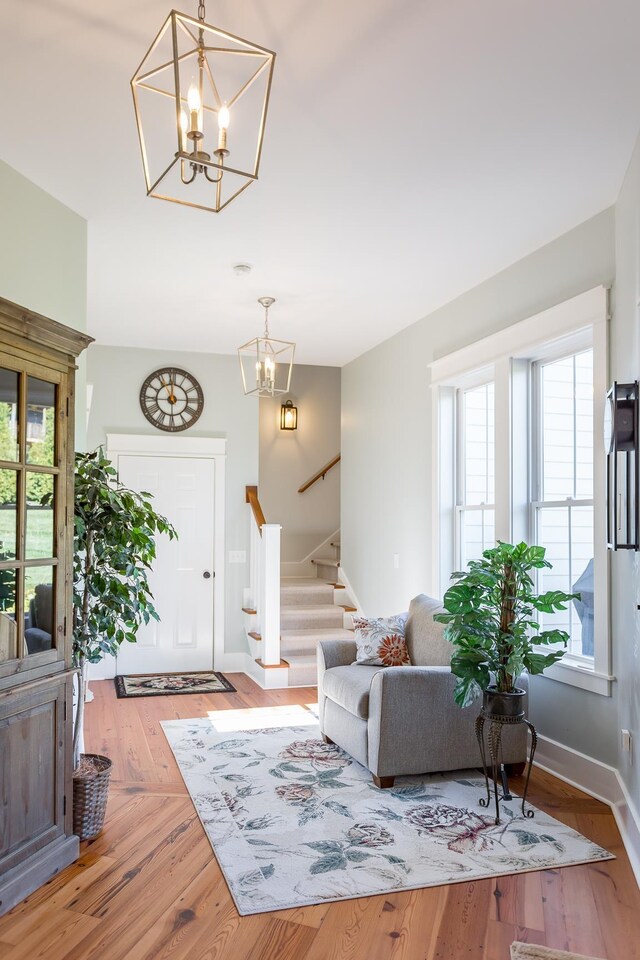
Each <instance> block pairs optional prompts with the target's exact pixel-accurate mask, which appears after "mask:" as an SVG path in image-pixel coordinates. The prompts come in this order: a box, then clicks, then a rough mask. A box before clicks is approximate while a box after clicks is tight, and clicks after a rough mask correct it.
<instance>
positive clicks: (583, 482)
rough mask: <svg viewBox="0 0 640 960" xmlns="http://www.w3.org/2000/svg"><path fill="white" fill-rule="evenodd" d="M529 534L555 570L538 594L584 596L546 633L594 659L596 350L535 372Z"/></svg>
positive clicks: (551, 620)
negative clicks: (559, 634)
mask: <svg viewBox="0 0 640 960" xmlns="http://www.w3.org/2000/svg"><path fill="white" fill-rule="evenodd" d="M533 373H534V396H535V402H534V406H533V420H534V422H533V424H532V427H533V436H534V438H535V440H534V444H535V445H534V457H533V464H534V478H533V479H534V491H533V500H532V517H531V521H532V522H531V527H532V535H533V539H534V540H535V542H536V543H539V544H540V545H541V546H543V547H546V550H547V559H548V560H549V561H550V562H551V563H552V564H553V568H552V569H551V570H545V571H541V573H540V576H539V584H538V586H539V589H540V590H544V591H546V590H564V591H566V592H567V593H580V595H581V599H580V601H579V602H575V603H572V604H570V605H569V607H568V608H567V610H566V611H564V612H561V613H557V614H555V615H554V616H553V617H546V622H545V623H544V626H545V628H548V629H549V628H551V627H552V626H553V627H556V628H559V629H561V630H566V632H567V633H568V634H569V636H570V638H571V640H570V644H569V650H570V652H571V653H572V654H574V655H576V656H586V657H593V628H594V624H593V598H594V577H593V520H594V515H593V350H583V351H581V352H580V353H574V354H571V355H570V356H564V357H561V358H559V359H555V360H547V361H545V362H540V363H536V364H534V367H533Z"/></svg>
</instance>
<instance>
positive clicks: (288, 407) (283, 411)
mask: <svg viewBox="0 0 640 960" xmlns="http://www.w3.org/2000/svg"><path fill="white" fill-rule="evenodd" d="M280 429H281V430H297V429H298V408H297V407H294V405H293V401H291V400H287V402H286V403H283V404H282V406H281V407H280Z"/></svg>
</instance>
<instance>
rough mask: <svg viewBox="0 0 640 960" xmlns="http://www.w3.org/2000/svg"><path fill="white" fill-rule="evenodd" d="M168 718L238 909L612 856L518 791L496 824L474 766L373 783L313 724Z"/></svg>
mask: <svg viewBox="0 0 640 960" xmlns="http://www.w3.org/2000/svg"><path fill="white" fill-rule="evenodd" d="M162 727H163V729H164V732H165V735H166V737H167V739H168V741H169V743H170V745H171V749H172V750H173V753H174V755H175V757H176V760H177V762H178V766H179V767H180V772H181V774H182V777H183V779H184V781H185V784H186V786H187V789H188V790H189V793H190V794H191V798H192V800H193V802H194V805H195V808H196V810H197V812H198V814H199V816H200V819H201V821H202V824H203V826H204V829H205V831H206V833H207V836H208V837H209V840H210V841H211V845H212V847H213V849H214V852H215V855H216V857H217V860H218V863H219V865H220V868H221V869H222V872H223V873H224V876H225V879H226V881H227V884H228V886H229V890H230V891H231V895H232V897H233V899H234V901H235V904H236V906H237V908H238V912H239V913H240V914H242V915H243V916H244V915H247V914H252V913H262V912H265V911H271V910H282V909H286V908H289V907H299V906H305V905H309V904H316V903H323V902H327V901H334V900H348V899H351V898H353V897H366V896H370V895H372V894H379V893H390V892H392V891H397V890H411V889H415V888H417V887H430V886H437V885H439V884H444V883H456V882H462V881H465V882H468V881H470V880H476V879H479V878H483V877H493V876H499V875H501V874H510V873H517V872H519V871H527V870H544V869H548V868H550V867H554V868H555V867H560V866H568V865H569V864H576V863H584V862H587V861H592V860H608V859H610V858H611V854H609V853H608V852H607V851H606V850H603V849H602V848H601V847H599V846H596V844H594V843H591V841H590V840H587V839H586V837H583V836H582V835H581V834H579V833H576V831H575V830H572V829H570V828H569V827H567V826H565V825H564V824H562V823H559V822H558V821H557V820H553V819H552V818H551V817H549V816H547V815H546V814H544V813H542V812H541V811H539V810H536V814H535V819H533V820H529V819H525V818H524V817H523V816H522V814H521V812H520V807H519V803H518V800H517V799H515V798H514V800H512V801H510V802H504V803H503V805H502V813H503V822H502V823H501V824H500V825H498V826H496V824H495V820H494V819H493V818H492V817H491V816H489V815H487V813H486V812H485V811H484V810H483V808H482V807H480V806H479V804H478V800H479V798H480V796H481V795H482V790H483V786H484V784H483V781H482V780H481V779H480V778H478V777H477V776H472V777H471V778H467V777H465V775H464V773H462V774H460V775H459V776H458V777H456V776H455V775H453V776H454V778H453V779H451V775H448V776H449V777H450V778H449V779H447V777H446V776H445V775H436V776H424V777H402V778H398V780H396V786H395V787H394V788H393V789H392V790H379V789H378V788H377V787H375V786H374V785H373V783H372V780H371V774H370V773H369V771H368V770H366V769H365V768H364V767H362V766H361V765H360V764H359V763H357V762H356V761H355V760H353V759H352V758H351V757H349V756H348V755H347V754H346V753H344V752H343V751H342V750H341V749H340V748H339V747H336V746H333V745H329V744H325V743H323V742H322V740H320V739H319V728H318V727H317V726H313V727H308V726H306V727H280V728H275V729H274V728H271V729H259V730H250V731H234V732H232V733H231V734H230V733H228V732H226V733H220V732H218V731H216V729H215V728H214V726H213V721H212V720H211V719H195V720H167V721H164V722H163V723H162Z"/></svg>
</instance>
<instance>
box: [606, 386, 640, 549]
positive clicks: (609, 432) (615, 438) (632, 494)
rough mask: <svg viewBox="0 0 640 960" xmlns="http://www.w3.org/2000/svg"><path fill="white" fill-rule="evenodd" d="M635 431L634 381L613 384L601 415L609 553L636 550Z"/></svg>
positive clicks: (639, 466)
mask: <svg viewBox="0 0 640 960" xmlns="http://www.w3.org/2000/svg"><path fill="white" fill-rule="evenodd" d="M638 429H639V424H638V381H637V380H636V381H635V382H634V383H614V384H613V386H612V387H611V389H610V390H609V392H608V393H607V402H606V406H605V412H604V447H605V450H606V453H607V546H608V548H609V549H610V550H639V549H640V522H639V509H638V508H639V501H640V463H639V462H638Z"/></svg>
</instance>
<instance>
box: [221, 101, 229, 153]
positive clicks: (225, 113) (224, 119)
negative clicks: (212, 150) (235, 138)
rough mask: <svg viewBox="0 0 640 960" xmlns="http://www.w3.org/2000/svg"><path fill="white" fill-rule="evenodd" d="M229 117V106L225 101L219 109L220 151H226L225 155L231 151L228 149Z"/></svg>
mask: <svg viewBox="0 0 640 960" xmlns="http://www.w3.org/2000/svg"><path fill="white" fill-rule="evenodd" d="M229 119H230V117H229V108H228V106H227V105H226V103H225V104H223V105H222V106H221V107H220V109H219V110H218V152H220V153H224V155H225V156H226V155H227V154H228V153H229V151H228V150H227V128H228V127H229Z"/></svg>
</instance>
